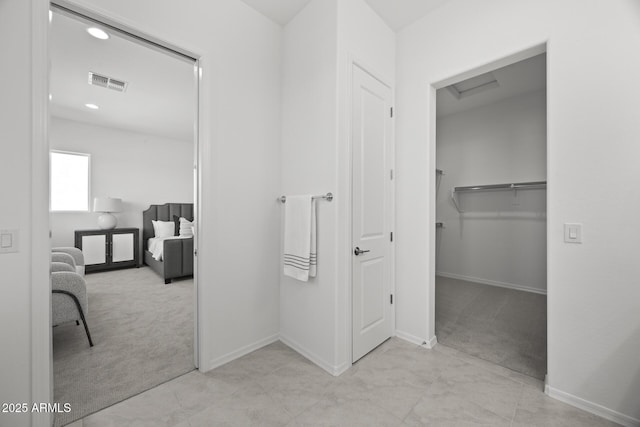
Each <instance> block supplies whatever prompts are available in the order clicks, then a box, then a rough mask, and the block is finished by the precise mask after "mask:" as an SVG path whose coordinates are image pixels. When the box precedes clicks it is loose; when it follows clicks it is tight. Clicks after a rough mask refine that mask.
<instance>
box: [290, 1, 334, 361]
mask: <svg viewBox="0 0 640 427" xmlns="http://www.w3.org/2000/svg"><path fill="white" fill-rule="evenodd" d="M337 14H338V12H337V2H336V1H335V0H331V1H327V0H314V1H311V3H309V5H308V6H306V7H305V8H304V9H303V10H302V11H300V13H298V15H296V17H295V18H294V19H293V20H292V21H290V22H289V23H288V24H287V25H286V26H285V28H284V45H283V46H284V48H283V55H284V56H283V86H282V102H283V106H282V172H281V180H282V186H281V188H282V194H325V193H327V192H329V191H331V192H335V191H336V174H337V167H336V162H335V160H336V134H337V123H336V106H337V91H336V87H337V38H338V32H337ZM338 197H339V196H338V195H336V199H334V202H326V201H322V200H320V201H318V202H317V210H316V213H317V227H318V228H317V229H318V239H317V244H318V247H317V253H318V269H317V275H316V278H313V279H311V280H310V281H309V283H302V282H300V281H297V280H294V279H291V278H289V277H285V276H282V275H281V282H280V336H281V339H282V340H283V341H284V342H285V343H287V344H288V345H290V346H291V347H293V348H295V349H296V350H298V351H299V352H300V353H302V354H304V355H305V356H307V357H308V358H310V359H311V360H313V361H314V362H315V363H317V364H319V365H320V366H322V367H323V368H324V369H326V370H327V371H329V372H333V370H334V369H335V367H336V358H335V354H334V352H335V342H334V340H335V321H334V319H335V316H336V307H335V285H336V259H335V249H336V220H335V215H336V214H335V212H336V201H337V198H338ZM280 208H281V209H282V207H280Z"/></svg>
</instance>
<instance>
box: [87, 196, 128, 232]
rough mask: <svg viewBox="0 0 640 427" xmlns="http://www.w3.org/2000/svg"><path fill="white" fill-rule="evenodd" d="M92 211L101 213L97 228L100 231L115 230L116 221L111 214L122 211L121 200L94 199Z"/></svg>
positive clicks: (109, 198)
mask: <svg viewBox="0 0 640 427" xmlns="http://www.w3.org/2000/svg"><path fill="white" fill-rule="evenodd" d="M93 211H94V212H101V215H100V216H99V217H98V227H100V229H101V230H111V229H114V228H116V225H118V220H117V219H116V217H115V216H113V215H112V214H111V212H120V211H122V199H116V198H113V197H96V198H95V199H93Z"/></svg>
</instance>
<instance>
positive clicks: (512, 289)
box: [434, 52, 547, 380]
mask: <svg viewBox="0 0 640 427" xmlns="http://www.w3.org/2000/svg"><path fill="white" fill-rule="evenodd" d="M519 59H520V60H518V61H517V62H516V60H514V61H510V62H508V65H505V64H504V62H503V63H502V64H500V66H496V67H494V68H489V67H484V68H483V70H482V71H478V72H475V73H467V74H466V75H465V76H464V77H460V78H458V79H449V81H447V83H445V84H443V85H441V86H439V89H438V91H437V95H436V96H437V102H436V106H437V112H436V121H435V123H436V138H435V145H436V147H435V148H436V149H435V153H436V161H435V163H436V171H435V174H436V175H435V188H434V199H435V200H434V201H435V218H436V224H434V227H435V239H434V240H435V242H434V246H435V250H434V256H435V260H434V261H435V262H434V265H435V269H434V271H435V278H434V286H435V290H434V296H435V298H434V299H435V310H434V311H435V319H434V325H435V334H436V336H437V340H438V342H439V343H440V344H443V345H445V346H449V347H452V348H455V349H457V350H459V351H462V352H464V353H467V354H470V355H472V356H475V357H478V358H480V359H484V360H487V361H489V362H492V363H495V364H497V365H500V366H503V367H506V368H509V369H512V370H515V371H518V372H520V373H523V374H525V375H529V376H532V377H535V378H537V379H540V380H543V379H544V377H545V375H546V371H547V361H546V347H547V318H546V314H547V298H546V293H547V253H546V246H547V245H546V236H547V231H546V230H547V226H546V218H547V206H546V200H547V199H546V186H547V179H546V177H547V169H546V168H547V155H546V152H547V130H546V118H547V110H546V106H547V102H546V53H539V52H537V53H536V54H533V55H527V56H526V57H525V58H524V59H522V58H519Z"/></svg>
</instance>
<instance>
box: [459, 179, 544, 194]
mask: <svg viewBox="0 0 640 427" xmlns="http://www.w3.org/2000/svg"><path fill="white" fill-rule="evenodd" d="M546 187H547V181H531V182H516V183H513V184H489V185H470V186H467V187H455V188H454V189H453V191H454V192H455V193H460V192H465V191H487V190H526V189H534V188H546Z"/></svg>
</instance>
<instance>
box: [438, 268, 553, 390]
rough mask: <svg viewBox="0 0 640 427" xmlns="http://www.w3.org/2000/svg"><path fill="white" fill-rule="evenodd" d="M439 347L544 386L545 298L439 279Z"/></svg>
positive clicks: (545, 364) (538, 295) (543, 296)
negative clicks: (457, 352)
mask: <svg viewBox="0 0 640 427" xmlns="http://www.w3.org/2000/svg"><path fill="white" fill-rule="evenodd" d="M436 336H437V338H438V342H439V343H441V344H444V345H446V346H448V347H453V348H455V349H456V350H460V351H462V352H464V353H467V354H470V355H472V356H475V357H478V358H480V359H484V360H487V361H489V362H493V363H495V364H498V365H500V366H504V367H506V368H509V369H513V370H515V371H518V372H520V373H523V374H526V375H530V376H532V377H534V378H537V379H540V380H544V376H545V374H546V372H547V297H546V295H540V294H534V293H532V292H523V291H517V290H513V289H506V288H500V287H497V286H489V285H483V284H480V283H472V282H467V281H464V280H457V279H450V278H447V277H441V276H436Z"/></svg>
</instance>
